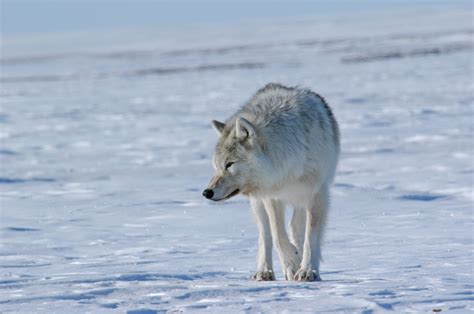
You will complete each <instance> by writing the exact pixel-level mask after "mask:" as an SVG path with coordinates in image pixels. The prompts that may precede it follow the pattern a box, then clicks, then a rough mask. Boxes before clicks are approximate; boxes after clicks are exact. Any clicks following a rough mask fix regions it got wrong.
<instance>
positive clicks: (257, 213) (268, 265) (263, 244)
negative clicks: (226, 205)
mask: <svg viewBox="0 0 474 314" xmlns="http://www.w3.org/2000/svg"><path fill="white" fill-rule="evenodd" d="M250 205H251V207H252V212H253V214H254V217H255V220H256V223H257V227H258V233H259V238H258V252H257V271H256V272H255V273H254V274H253V276H252V279H253V280H257V281H268V280H275V274H274V273H273V263H272V234H271V231H270V222H269V220H268V215H267V212H266V211H265V207H264V206H263V203H262V201H261V200H259V199H255V198H251V199H250Z"/></svg>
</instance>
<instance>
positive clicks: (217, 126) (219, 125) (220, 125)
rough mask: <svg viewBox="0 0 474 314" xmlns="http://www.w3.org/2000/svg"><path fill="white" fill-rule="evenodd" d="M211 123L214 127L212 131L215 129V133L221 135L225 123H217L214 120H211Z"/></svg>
mask: <svg viewBox="0 0 474 314" xmlns="http://www.w3.org/2000/svg"><path fill="white" fill-rule="evenodd" d="M211 123H212V126H213V127H214V129H216V131H217V133H219V134H221V133H222V130H223V129H224V127H225V123H222V122H219V121H216V120H212V122H211Z"/></svg>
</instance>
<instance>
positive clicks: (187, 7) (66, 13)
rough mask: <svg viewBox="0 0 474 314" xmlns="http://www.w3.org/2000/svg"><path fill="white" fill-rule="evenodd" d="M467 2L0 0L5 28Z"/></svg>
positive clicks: (234, 18) (179, 21)
mask: <svg viewBox="0 0 474 314" xmlns="http://www.w3.org/2000/svg"><path fill="white" fill-rule="evenodd" d="M414 3H416V4H417V6H418V7H419V6H421V7H423V6H427V7H428V6H430V5H432V4H433V3H435V4H438V5H451V6H452V5H463V6H465V7H467V8H469V4H470V3H471V0H444V1H443V0H312V1H305V0H293V1H282V0H280V1H276V0H275V1H271V0H254V1H250V0H244V1H232V0H221V1H209V0H208V1H189V0H188V1H185V0H178V1H152V0H114V1H112V0H94V1H93V0H83V1H80V0H63V1H60V0H0V4H1V7H0V9H1V27H2V29H1V31H2V33H3V34H15V33H35V32H56V31H81V30H106V29H113V28H153V27H160V26H172V27H173V26H179V25H193V24H198V23H204V22H211V23H212V22H225V21H228V22H238V21H239V20H242V19H244V20H257V19H268V18H272V17H277V18H280V17H294V16H309V15H317V14H324V13H330V12H333V11H357V10H370V9H377V8H381V7H387V6H388V7H407V6H408V7H409V6H411V5H413V4H414Z"/></svg>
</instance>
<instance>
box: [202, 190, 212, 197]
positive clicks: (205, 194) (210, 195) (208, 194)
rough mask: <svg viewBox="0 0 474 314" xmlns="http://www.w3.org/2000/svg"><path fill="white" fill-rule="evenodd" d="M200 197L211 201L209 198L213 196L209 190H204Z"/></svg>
mask: <svg viewBox="0 0 474 314" xmlns="http://www.w3.org/2000/svg"><path fill="white" fill-rule="evenodd" d="M202 196H204V197H205V198H207V199H211V198H212V197H213V196H214V191H213V190H211V189H205V190H204V191H203V192H202Z"/></svg>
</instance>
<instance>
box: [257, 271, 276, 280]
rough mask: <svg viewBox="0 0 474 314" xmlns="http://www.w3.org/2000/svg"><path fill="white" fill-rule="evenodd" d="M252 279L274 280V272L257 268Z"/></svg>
mask: <svg viewBox="0 0 474 314" xmlns="http://www.w3.org/2000/svg"><path fill="white" fill-rule="evenodd" d="M252 279H253V280H255V281H272V280H275V274H274V273H273V270H259V271H257V272H255V274H253V275H252Z"/></svg>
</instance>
